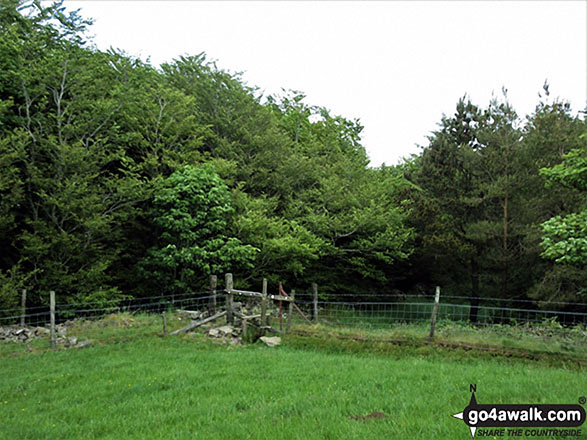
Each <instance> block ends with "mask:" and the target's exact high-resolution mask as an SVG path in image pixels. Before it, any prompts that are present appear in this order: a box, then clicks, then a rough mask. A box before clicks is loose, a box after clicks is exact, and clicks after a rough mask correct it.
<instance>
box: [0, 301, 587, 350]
mask: <svg viewBox="0 0 587 440" xmlns="http://www.w3.org/2000/svg"><path fill="white" fill-rule="evenodd" d="M257 300H258V299H257ZM242 301H244V302H248V301H251V302H254V301H256V300H255V299H251V298H244V299H242ZM295 303H296V304H297V305H298V306H299V307H300V309H301V311H302V312H303V313H304V315H305V316H306V317H307V318H309V319H310V320H313V322H316V323H320V324H322V325H327V326H338V327H351V328H359V329H363V328H364V329H370V328H374V329H392V328H394V327H396V328H397V327H398V326H406V325H408V326H409V325H412V326H419V327H421V328H424V327H425V326H430V321H431V316H432V311H433V307H434V297H433V296H432V295H406V294H386V293H375V294H353V295H350V294H349V295H329V296H318V295H316V294H315V293H313V292H311V291H310V292H296V295H295ZM225 307H226V295H224V291H223V290H218V291H217V294H215V295H212V294H211V292H210V290H208V291H200V292H187V293H183V294H178V295H173V296H163V295H160V296H151V297H140V298H130V297H129V298H125V299H121V300H118V301H117V302H116V303H115V304H107V305H105V304H104V303H103V302H95V303H84V304H83V305H82V306H80V305H75V304H63V303H59V301H57V304H56V307H55V321H56V323H57V325H61V326H67V325H69V326H72V325H73V327H74V328H75V326H76V325H75V324H72V323H77V322H94V323H100V321H101V320H102V321H104V320H108V319H110V321H111V322H113V323H118V325H117V326H111V327H112V328H110V333H108V335H109V336H108V337H109V338H111V339H117V340H127V339H128V337H127V336H128V335H129V334H131V333H132V334H134V335H135V336H136V337H143V336H153V335H160V334H162V323H161V317H160V315H161V314H162V313H163V312H169V313H168V316H169V319H170V320H176V321H174V322H172V323H171V326H172V327H173V325H174V324H175V326H176V327H177V328H179V327H180V326H181V325H185V319H187V318H182V317H181V316H179V315H178V314H177V313H176V312H177V311H178V310H180V309H183V310H195V311H200V312H206V313H207V316H211V315H212V313H213V312H212V310H216V311H219V310H221V309H224V308H225ZM270 309H271V311H270V314H271V316H272V318H271V319H272V320H273V324H274V325H278V324H279V322H280V321H281V319H280V318H279V314H280V313H281V312H280V310H281V311H282V312H283V313H284V314H286V313H287V307H285V306H283V307H282V308H280V307H279V301H271V302H270ZM250 310H252V309H250ZM255 313H256V312H255ZM250 314H254V313H252V312H251V313H250ZM293 314H295V316H293V315H292V318H293V322H294V323H296V324H299V323H302V322H304V321H303V320H302V318H301V317H300V316H299V315H297V314H296V312H293ZM115 316H119V317H121V316H124V318H120V319H122V321H120V320H118V321H117V320H116V319H114V318H113V317H115ZM473 316H474V317H475V321H474V322H473V324H475V327H479V326H481V327H482V326H491V325H495V324H497V325H502V326H509V327H511V329H512V331H514V332H515V331H517V330H518V329H523V328H531V327H536V326H542V327H544V326H548V328H549V329H550V330H552V331H557V332H558V334H559V335H562V334H564V332H565V331H566V330H568V329H571V328H576V327H580V328H582V329H583V331H582V333H581V334H583V333H585V331H586V329H587V304H586V303H572V302H549V303H539V302H535V301H532V300H528V299H495V298H470V297H463V296H451V295H443V296H441V297H440V303H439V307H438V314H437V320H438V322H439V323H441V325H442V324H446V323H453V324H459V325H460V324H463V325H465V324H466V325H468V324H471V319H472V317H473ZM129 317H131V318H129ZM282 318H283V319H285V317H284V316H282ZM182 319H184V321H183V324H182V323H180V322H179V321H180V320H182ZM131 321H132V323H133V324H132V325H127V323H128V322H131ZM49 322H50V309H49V306H46V305H39V306H32V307H27V308H26V311H25V313H23V310H22V308H11V309H10V308H9V309H0V339H4V340H7V341H11V342H29V341H30V339H29V336H30V335H31V334H32V333H30V332H29V335H28V336H26V337H24V336H23V337H20V336H19V335H18V331H19V328H20V327H23V325H22V323H24V327H27V328H28V329H32V328H35V329H37V330H35V333H34V335H33V336H35V337H36V336H38V335H40V337H43V338H45V339H47V338H48V336H47V337H45V335H46V334H47V330H46V329H48V328H49ZM121 323H122V324H124V325H122V324H121ZM99 325H102V324H99ZM104 325H106V324H104ZM141 326H142V327H141ZM78 327H79V326H78ZM123 327H125V328H127V330H126V334H125V330H124V329H123ZM130 327H132V329H131V328H130ZM137 327H141V329H139V330H137ZM94 330H95V329H94ZM550 330H549V331H550ZM96 331H97V330H96ZM10 332H12V333H10ZM15 332H16V333H17V334H16V336H17V337H14V335H15ZM115 332H119V334H115ZM133 332H134V333H133ZM9 333H10V337H8V336H7V337H3V334H6V335H8V334H9ZM70 333H71V332H70ZM74 333H75V332H74ZM102 333H104V332H102ZM125 335H126V336H125ZM61 336H62V338H61V342H59V341H58V344H59V343H64V342H63V341H64V340H65V339H67V338H65V335H64V334H62V335H61ZM31 338H32V336H31ZM65 342H67V341H65ZM0 351H2V350H0ZM5 351H6V350H5Z"/></svg>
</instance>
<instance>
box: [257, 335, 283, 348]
mask: <svg viewBox="0 0 587 440" xmlns="http://www.w3.org/2000/svg"><path fill="white" fill-rule="evenodd" d="M259 340H260V341H261V342H263V343H264V344H265V345H266V346H267V347H275V346H276V345H279V344H281V338H280V337H279V336H261V337H260V338H259Z"/></svg>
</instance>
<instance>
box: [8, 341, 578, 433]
mask: <svg viewBox="0 0 587 440" xmlns="http://www.w3.org/2000/svg"><path fill="white" fill-rule="evenodd" d="M304 344H306V348H299V347H301V346H302V345H303V344H302V343H301V342H300V340H299V339H295V338H292V339H291V342H288V343H287V344H286V345H285V346H282V347H277V348H272V349H270V348H267V347H264V346H260V345H259V344H255V345H252V346H246V347H237V348H232V349H228V348H226V347H223V346H215V345H213V344H211V343H209V342H207V341H204V340H203V338H202V337H200V336H196V337H195V338H173V337H170V338H167V339H165V340H164V339H162V338H158V337H145V338H141V339H139V340H136V341H132V342H127V343H124V344H115V345H104V346H94V347H90V348H87V349H83V350H67V351H59V352H45V353H40V354H29V355H24V356H17V357H10V358H9V357H4V358H2V359H0V370H1V376H0V426H1V429H0V437H1V438H6V439H15V440H16V439H45V438H47V439H49V438H51V439H54V438H59V439H82V438H83V439H86V438H108V439H122V438H136V439H184V438H185V439H188V438H189V439H194V438H195V439H199V438H201V439H243V438H252V439H379V438H380V439H390V438H400V439H449V438H450V439H466V438H470V437H468V436H469V434H468V430H467V428H466V426H465V425H464V424H463V422H462V421H460V420H456V419H453V418H452V417H450V415H451V414H453V413H456V412H460V411H461V410H463V409H464V407H465V406H466V404H467V403H468V399H469V393H468V386H469V383H476V384H477V387H478V392H477V397H478V400H479V402H481V403H527V402H534V403H555V402H557V403H575V402H576V401H577V398H578V397H579V396H580V395H584V394H585V393H587V376H586V375H585V370H584V369H581V368H579V367H576V366H575V367H573V368H571V369H565V368H550V367H547V366H545V365H543V364H540V363H530V362H518V361H504V360H497V359H490V358H488V359H483V360H480V359H479V358H476V357H470V358H465V357H462V358H457V357H454V356H453V357H446V356H444V355H442V354H441V353H437V352H434V351H432V352H430V351H428V352H426V354H425V355H423V354H422V353H420V352H419V351H418V350H417V349H416V350H411V351H408V352H407V353H405V355H402V352H401V349H400V348H398V350H399V351H397V352H396V353H391V354H389V353H388V354H386V355H377V354H368V353H337V352H333V351H332V350H331V351H330V352H329V351H324V350H316V349H314V348H312V346H311V344H310V345H309V346H308V343H307V342H305V343H304ZM296 347H298V348H296ZM373 411H381V412H384V413H386V414H388V417H387V418H384V419H378V420H368V421H355V420H352V419H351V418H350V416H354V415H366V414H369V413H371V412H373ZM585 430H586V429H584V431H585ZM541 438H544V437H541ZM582 438H587V437H586V436H584V437H582Z"/></svg>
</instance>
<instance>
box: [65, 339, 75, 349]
mask: <svg viewBox="0 0 587 440" xmlns="http://www.w3.org/2000/svg"><path fill="white" fill-rule="evenodd" d="M76 344H77V338H74V337H70V338H65V346H66V347H72V346H74V345H76Z"/></svg>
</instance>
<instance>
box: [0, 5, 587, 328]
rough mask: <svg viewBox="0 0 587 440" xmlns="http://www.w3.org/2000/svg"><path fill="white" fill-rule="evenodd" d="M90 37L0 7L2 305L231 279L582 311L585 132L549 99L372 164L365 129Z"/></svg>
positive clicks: (453, 125) (444, 132) (102, 298)
mask: <svg viewBox="0 0 587 440" xmlns="http://www.w3.org/2000/svg"><path fill="white" fill-rule="evenodd" d="M88 25H89V22H87V21H85V20H84V19H82V18H81V17H80V16H79V15H78V14H77V13H73V12H69V11H67V10H66V9H64V8H63V7H62V6H61V5H59V4H56V5H54V6H46V5H44V6H42V7H41V6H40V5H39V4H37V3H36V2H33V3H31V2H24V3H23V2H22V1H18V0H2V1H1V6H0V30H1V32H0V205H1V206H0V248H1V249H2V251H1V252H0V306H1V307H3V308H6V307H13V306H15V305H16V304H17V303H18V298H19V291H20V289H22V288H27V289H28V291H29V292H30V294H29V298H30V301H31V302H34V303H35V304H45V303H46V302H47V301H48V295H47V292H48V291H49V290H55V291H56V292H58V295H59V297H60V302H68V303H75V304H80V305H83V304H84V303H90V302H91V303H95V302H102V303H104V304H107V303H113V302H116V301H117V300H118V299H120V298H123V297H128V296H129V295H130V296H135V297H141V296H152V295H167V294H177V293H184V292H189V291H198V290H201V289H202V288H203V287H204V286H205V284H206V282H207V276H208V275H209V274H218V275H221V274H223V273H225V272H227V271H231V272H233V273H234V274H235V279H236V280H237V283H238V284H237V286H238V287H242V288H245V287H254V286H256V287H258V284H259V282H260V281H259V280H260V279H261V278H262V277H267V278H268V279H269V280H270V283H275V282H278V281H282V282H284V284H285V285H286V286H292V287H297V288H298V289H299V290H303V289H304V288H305V287H307V286H308V285H309V283H311V282H317V283H318V284H319V286H320V291H321V293H322V294H324V295H331V296H334V295H337V294H340V293H345V294H361V293H381V294H382V295H383V294H392V293H396V294H397V293H398V292H404V293H412V294H414V293H430V292H431V289H432V287H433V286H434V285H437V284H439V285H441V286H443V289H444V291H445V292H450V293H451V294H453V295H463V296H471V297H492V298H508V299H519V300H528V299H531V300H535V301H536V302H535V305H536V306H538V307H543V306H548V307H550V308H552V307H553V305H548V304H547V302H548V301H566V302H587V298H586V294H587V289H586V285H587V283H586V279H587V275H586V273H587V272H586V271H585V265H586V263H587V197H586V194H587V188H586V186H587V156H586V152H585V151H586V147H587V127H586V122H585V118H584V113H583V115H582V116H581V115H580V114H579V115H576V113H574V112H573V111H572V109H571V108H570V107H569V105H568V104H566V103H565V102H564V101H562V100H560V99H553V98H552V97H551V96H550V95H549V91H548V85H547V84H545V87H544V90H542V91H541V96H538V95H537V105H536V108H535V111H534V112H533V113H532V114H530V115H528V116H526V117H522V116H520V115H518V114H517V113H516V112H515V110H514V109H513V108H512V107H511V105H510V104H509V103H508V100H507V95H506V94H505V93H504V95H503V96H502V97H501V98H496V99H494V100H492V101H491V102H490V103H488V104H487V105H486V106H479V105H477V104H473V103H472V102H470V100H469V99H468V98H467V97H466V95H465V97H463V98H461V99H460V100H458V102H457V103H456V108H455V112H454V114H452V115H447V116H445V117H443V118H442V120H441V121H439V124H438V126H437V127H436V129H435V127H431V130H434V129H435V130H434V131H431V134H430V136H429V142H428V143H427V145H424V146H423V147H422V149H421V152H420V154H418V155H414V156H413V157H411V158H407V159H405V160H404V161H403V162H402V163H401V164H399V165H397V166H381V167H371V166H369V159H368V157H367V154H366V151H365V148H364V147H363V146H362V145H361V138H360V136H361V130H362V127H361V124H360V123H359V121H356V120H348V119H346V118H344V117H343V116H338V115H334V114H332V113H331V112H330V111H329V110H328V109H326V108H323V107H318V106H313V105H310V104H309V103H307V101H306V99H305V97H304V95H303V93H301V92H294V91H284V92H283V93H282V94H281V95H279V96H262V95H261V94H260V93H259V91H258V89H256V88H254V87H251V86H249V85H247V84H246V83H245V82H244V81H243V80H242V78H241V76H240V75H239V74H235V73H231V72H227V71H225V70H222V69H219V68H217V67H216V65H215V63H214V62H210V61H208V59H207V58H206V56H205V55H204V54H199V55H195V56H185V57H179V58H177V59H176V60H174V61H173V62H171V63H169V64H164V65H162V66H160V67H153V66H151V65H149V64H148V63H145V62H143V61H140V60H138V59H135V58H133V57H131V56H128V55H125V54H123V53H120V52H116V51H108V52H102V51H99V50H97V49H96V48H94V47H92V45H91V41H87V39H86V37H85V35H86V34H85V29H86V26H88ZM237 67H238V66H237ZM284 86H287V84H284ZM394 123H395V124H397V123H401V121H395V122H394V121H390V130H393V125H394ZM391 138H393V136H392V133H390V139H391ZM389 148H393V145H390V146H389ZM472 310H474V309H472ZM471 319H472V320H473V321H474V320H475V319H476V317H475V316H471Z"/></svg>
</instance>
